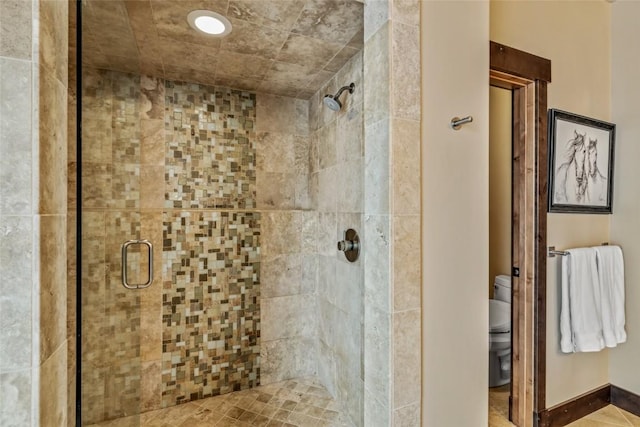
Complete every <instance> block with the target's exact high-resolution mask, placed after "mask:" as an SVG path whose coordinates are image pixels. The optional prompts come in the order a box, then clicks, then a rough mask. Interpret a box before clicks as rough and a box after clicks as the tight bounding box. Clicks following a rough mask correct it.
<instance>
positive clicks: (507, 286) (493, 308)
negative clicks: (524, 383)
mask: <svg viewBox="0 0 640 427" xmlns="http://www.w3.org/2000/svg"><path fill="white" fill-rule="evenodd" d="M493 298H494V299H490V300H489V387H499V386H501V385H504V384H507V383H508V382H509V381H510V380H511V277H510V276H506V275H499V276H496V278H495V281H494V283H493Z"/></svg>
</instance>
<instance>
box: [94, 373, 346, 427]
mask: <svg viewBox="0 0 640 427" xmlns="http://www.w3.org/2000/svg"><path fill="white" fill-rule="evenodd" d="M92 426H95V427H98V426H99V427H137V426H145V427H147V426H148V427H204V426H207V427H209V426H216V427H227V426H230V427H231V426H242V427H247V426H268V427H285V426H286V427H291V426H299V427H325V426H326V427H334V426H335V427H343V426H349V427H350V426H352V424H351V423H350V422H349V421H348V418H347V417H346V416H345V415H343V413H342V412H341V405H340V404H339V403H338V402H337V401H335V400H334V399H333V398H332V397H331V395H330V394H329V392H327V390H326V389H325V388H324V387H322V386H321V385H320V384H319V383H318V382H317V381H315V380H314V379H296V380H289V381H283V382H279V383H275V384H269V385H265V386H260V387H256V388H254V389H250V390H244V391H238V392H234V393H229V394H225V395H223V396H216V397H210V398H208V399H202V400H197V401H193V402H189V403H185V404H183V405H178V406H172V407H170V408H166V409H159V410H157V411H151V412H145V413H143V414H141V415H140V416H134V417H126V418H120V419H116V420H112V421H105V422H101V423H99V424H93V425H92Z"/></svg>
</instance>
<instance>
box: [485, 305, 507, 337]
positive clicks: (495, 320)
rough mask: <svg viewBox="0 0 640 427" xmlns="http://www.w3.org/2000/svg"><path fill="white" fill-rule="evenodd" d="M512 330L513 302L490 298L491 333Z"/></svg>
mask: <svg viewBox="0 0 640 427" xmlns="http://www.w3.org/2000/svg"><path fill="white" fill-rule="evenodd" d="M507 332H511V304H509V303H507V302H505V301H498V300H494V299H490V300H489V333H491V334H496V333H507Z"/></svg>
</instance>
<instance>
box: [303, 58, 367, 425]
mask: <svg viewBox="0 0 640 427" xmlns="http://www.w3.org/2000/svg"><path fill="white" fill-rule="evenodd" d="M362 77H363V70H362V52H359V53H357V54H356V55H355V56H354V57H353V58H352V59H350V60H349V62H347V64H346V65H345V66H344V67H343V68H342V69H341V70H340V71H338V72H337V73H336V75H335V76H334V77H333V78H332V79H331V80H329V82H327V84H326V85H325V86H324V87H323V88H322V89H321V90H320V91H319V92H317V93H316V94H314V96H313V97H312V98H311V99H310V101H309V103H310V105H309V112H310V113H309V121H310V132H311V165H310V166H311V171H312V174H311V182H312V200H313V202H314V204H313V206H314V208H315V209H316V210H317V212H318V215H319V221H318V227H319V229H318V256H317V262H318V289H317V304H318V338H319V349H318V362H319V364H318V374H319V376H320V378H321V380H322V382H323V383H324V384H325V385H326V386H327V388H328V389H329V391H330V392H331V393H332V394H333V395H334V396H336V398H337V399H338V400H339V401H341V402H343V404H344V405H345V410H346V412H347V413H348V415H349V417H350V418H351V420H352V421H353V422H354V423H355V425H358V426H360V425H363V422H364V419H363V404H364V402H363V395H364V393H363V391H364V376H363V349H362V331H363V310H364V302H363V296H364V283H363V281H364V273H363V265H364V264H363V261H362V258H360V259H358V260H357V261H356V262H355V263H350V262H348V261H347V260H346V258H345V257H344V255H343V254H342V253H341V252H339V251H337V249H336V243H337V242H338V241H339V240H342V239H343V238H344V236H343V233H344V231H345V230H347V229H348V228H353V229H355V230H356V231H357V232H358V233H359V234H360V236H361V237H362V236H363V229H362V212H363V184H364V183H363V180H364V176H363V168H364V139H363V137H364V135H363V96H364V91H365V88H364V86H363V78H362ZM350 83H355V90H354V93H353V94H349V93H348V92H344V93H343V95H342V96H341V98H340V100H341V101H342V104H343V107H342V109H341V110H340V111H338V112H334V111H332V110H330V109H329V108H327V107H325V106H324V105H323V103H322V98H323V97H324V96H325V95H326V94H329V93H331V94H335V93H336V92H337V90H338V89H339V88H340V87H342V86H346V85H349V84H350ZM364 248H365V251H366V250H367V249H366V245H365V246H364Z"/></svg>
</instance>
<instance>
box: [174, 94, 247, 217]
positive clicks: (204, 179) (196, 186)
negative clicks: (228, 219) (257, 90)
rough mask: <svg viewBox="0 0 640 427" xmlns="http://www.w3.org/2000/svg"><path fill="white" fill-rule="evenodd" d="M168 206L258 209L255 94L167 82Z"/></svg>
mask: <svg viewBox="0 0 640 427" xmlns="http://www.w3.org/2000/svg"><path fill="white" fill-rule="evenodd" d="M165 94H166V112H165V131H166V139H167V144H166V170H165V177H166V181H167V182H166V196H165V200H166V203H165V207H167V208H221V209H251V208H255V198H256V171H255V167H256V147H255V130H254V123H255V117H256V114H255V105H256V97H255V94H252V93H249V92H241V91H236V90H231V89H224V88H219V87H211V86H203V85H198V84H192V83H181V82H172V81H167V82H166V83H165Z"/></svg>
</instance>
